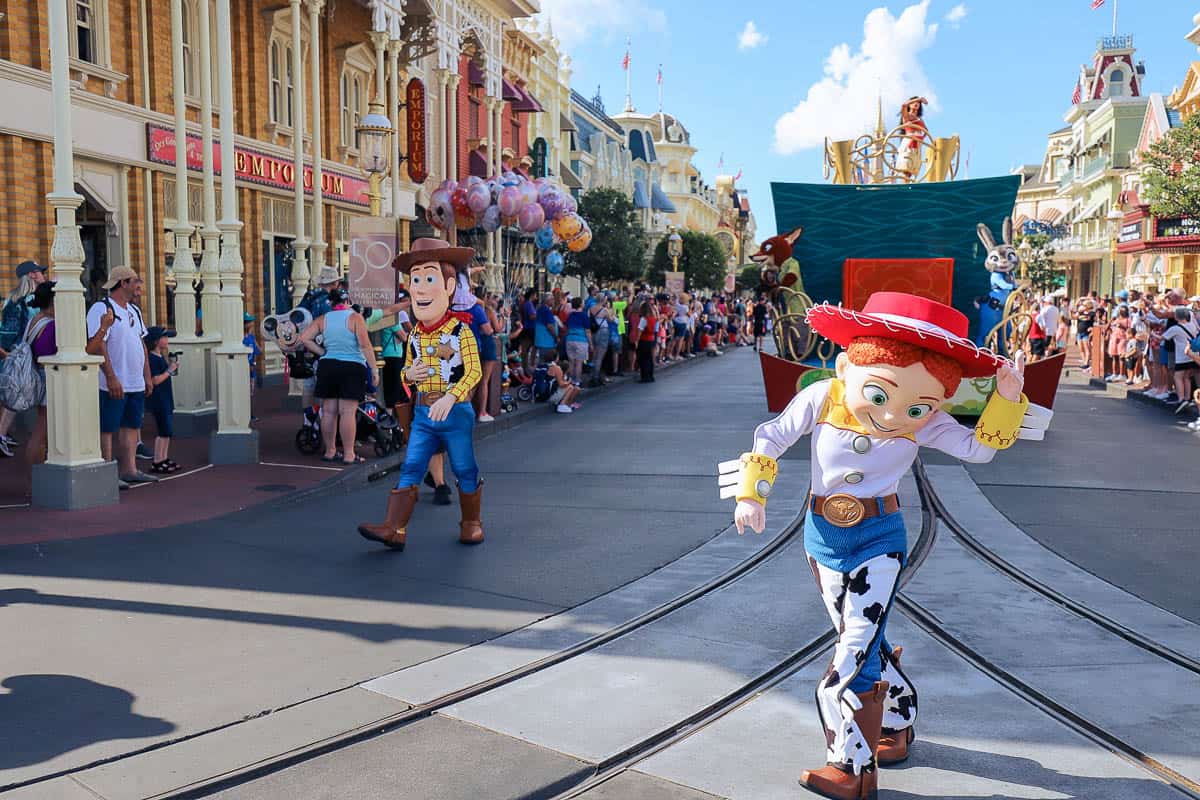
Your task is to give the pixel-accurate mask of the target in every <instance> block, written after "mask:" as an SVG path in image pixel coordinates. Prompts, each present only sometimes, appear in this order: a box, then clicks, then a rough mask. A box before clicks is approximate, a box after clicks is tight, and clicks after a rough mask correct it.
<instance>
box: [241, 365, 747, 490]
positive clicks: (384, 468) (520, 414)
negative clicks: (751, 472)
mask: <svg viewBox="0 0 1200 800" xmlns="http://www.w3.org/2000/svg"><path fill="white" fill-rule="evenodd" d="M731 349H733V350H736V349H737V348H730V347H726V348H725V349H724V350H722V351H721V356H724V355H725V354H726V353H727V352H728V351H729V350H731ZM717 357H718V358H719V357H720V356H717ZM709 360H711V357H710V356H696V357H695V358H690V359H685V360H683V361H676V362H673V363H671V364H666V365H661V366H656V367H655V369H654V371H655V374H656V375H657V374H660V373H663V372H669V371H671V370H674V369H680V368H683V367H689V366H694V365H696V364H699V363H706V362H708V361H709ZM633 383H637V380H636V379H635V378H634V377H632V375H625V376H622V377H620V378H610V379H609V382H608V383H607V384H605V385H603V386H595V387H591V388H586V389H583V391H582V392H581V396H582V397H589V398H590V397H595V396H597V395H601V394H604V393H607V392H610V391H613V390H614V389H618V388H620V387H623V386H627V385H629V384H633ZM553 413H554V409H553V408H551V407H550V406H549V405H548V404H545V403H523V404H521V406H519V407H518V409H517V410H516V411H514V412H512V413H511V414H502V415H500V416H499V417H496V420H495V421H494V422H488V423H483V424H479V423H477V424H476V426H475V441H476V442H480V441H483V440H485V439H490V438H492V437H494V436H497V435H499V434H501V433H503V432H505V431H509V430H512V429H513V428H516V427H518V426H520V425H523V424H525V423H526V422H528V421H529V420H530V419H532V418H533V417H535V416H539V415H546V414H553ZM403 463H404V453H403V452H400V453H392V454H390V455H388V456H386V457H384V458H381V459H377V460H375V461H370V462H368V463H366V464H362V465H357V466H354V467H351V468H350V469H345V470H342V471H341V472H339V473H338V474H337V475H334V476H332V477H330V478H328V479H326V480H324V481H322V482H320V483H318V484H317V485H316V486H310V487H309V488H307V489H300V490H298V491H295V492H291V493H289V494H285V495H281V496H280V497H277V498H275V499H274V500H271V501H268V502H267V503H263V504H259V505H257V506H253V508H265V507H270V508H274V507H279V506H285V505H292V504H294V503H295V502H297V501H300V500H310V499H315V498H319V497H325V496H328V495H332V494H342V493H349V492H352V491H354V490H355V489H361V488H363V487H365V486H367V485H369V484H371V483H374V482H375V481H378V480H381V479H383V478H385V477H387V476H388V475H390V474H391V473H393V472H395V471H396V470H398V469H399V468H400V465H401V464H403ZM247 510H248V509H247ZM235 513H238V512H235Z"/></svg>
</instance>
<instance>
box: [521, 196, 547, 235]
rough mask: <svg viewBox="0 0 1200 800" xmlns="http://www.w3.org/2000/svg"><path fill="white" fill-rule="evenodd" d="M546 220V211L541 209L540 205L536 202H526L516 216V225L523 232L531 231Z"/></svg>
mask: <svg viewBox="0 0 1200 800" xmlns="http://www.w3.org/2000/svg"><path fill="white" fill-rule="evenodd" d="M545 222H546V212H544V211H542V207H541V206H539V205H538V204H537V203H528V204H527V205H526V206H525V207H524V208H522V209H521V214H520V216H519V217H518V218H517V225H518V226H520V228H521V230H523V231H524V232H525V233H533V232H535V231H536V230H537V229H538V228H540V227H542V225H544V224H545Z"/></svg>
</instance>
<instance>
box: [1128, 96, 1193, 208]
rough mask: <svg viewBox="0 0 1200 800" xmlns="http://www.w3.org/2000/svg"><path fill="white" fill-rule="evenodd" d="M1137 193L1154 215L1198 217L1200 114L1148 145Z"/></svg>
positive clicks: (1189, 118)
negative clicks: (1140, 186) (1139, 187)
mask: <svg viewBox="0 0 1200 800" xmlns="http://www.w3.org/2000/svg"><path fill="white" fill-rule="evenodd" d="M1141 194H1142V199H1143V200H1145V201H1148V202H1149V203H1150V212H1151V213H1152V214H1154V216H1156V217H1200V114H1193V115H1192V116H1190V117H1188V119H1187V121H1186V122H1184V123H1183V124H1182V125H1181V126H1179V127H1178V128H1173V129H1172V130H1170V131H1168V132H1167V134H1166V135H1165V136H1163V138H1161V139H1159V140H1158V141H1157V142H1155V143H1154V144H1152V145H1150V149H1149V151H1147V152H1146V153H1145V154H1144V155H1143V157H1142V192H1141Z"/></svg>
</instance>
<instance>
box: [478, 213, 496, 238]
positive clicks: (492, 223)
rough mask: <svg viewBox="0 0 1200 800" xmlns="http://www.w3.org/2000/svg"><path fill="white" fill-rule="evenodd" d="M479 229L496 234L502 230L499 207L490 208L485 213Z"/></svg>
mask: <svg viewBox="0 0 1200 800" xmlns="http://www.w3.org/2000/svg"><path fill="white" fill-rule="evenodd" d="M479 227H481V228H483V229H484V230H485V231H487V232H488V233H494V232H496V231H498V230H499V229H500V208H499V207H498V206H488V207H487V210H486V211H484V212H483V217H482V218H480V220H479Z"/></svg>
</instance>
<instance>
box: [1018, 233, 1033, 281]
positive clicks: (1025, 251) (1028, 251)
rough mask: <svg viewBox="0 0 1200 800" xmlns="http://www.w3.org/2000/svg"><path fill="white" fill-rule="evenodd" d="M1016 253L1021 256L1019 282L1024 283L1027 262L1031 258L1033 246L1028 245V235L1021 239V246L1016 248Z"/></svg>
mask: <svg viewBox="0 0 1200 800" xmlns="http://www.w3.org/2000/svg"><path fill="white" fill-rule="evenodd" d="M1017 253H1018V254H1019V255H1020V256H1021V280H1022V281H1024V280H1025V275H1026V273H1027V271H1028V267H1029V260H1030V259H1031V258H1033V245H1031V244H1030V243H1029V236H1028V235H1026V236H1024V237H1022V238H1021V246H1020V247H1018V248H1017Z"/></svg>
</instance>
